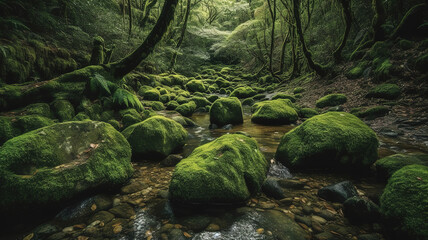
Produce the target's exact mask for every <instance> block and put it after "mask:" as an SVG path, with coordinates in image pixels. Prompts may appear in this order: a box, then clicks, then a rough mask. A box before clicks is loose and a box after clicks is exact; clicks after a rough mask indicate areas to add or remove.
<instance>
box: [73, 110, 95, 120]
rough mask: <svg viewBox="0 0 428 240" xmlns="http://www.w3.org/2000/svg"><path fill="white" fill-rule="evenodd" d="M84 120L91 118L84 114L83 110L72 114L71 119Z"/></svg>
mask: <svg viewBox="0 0 428 240" xmlns="http://www.w3.org/2000/svg"><path fill="white" fill-rule="evenodd" d="M84 120H91V118H90V117H89V116H88V115H86V113H84V112H79V113H77V114H76V116H74V118H73V121H84Z"/></svg>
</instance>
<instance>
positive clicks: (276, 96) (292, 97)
mask: <svg viewBox="0 0 428 240" xmlns="http://www.w3.org/2000/svg"><path fill="white" fill-rule="evenodd" d="M276 99H290V101H291V102H296V98H295V97H294V96H291V95H290V94H286V93H278V94H276V95H275V96H273V97H272V100H276Z"/></svg>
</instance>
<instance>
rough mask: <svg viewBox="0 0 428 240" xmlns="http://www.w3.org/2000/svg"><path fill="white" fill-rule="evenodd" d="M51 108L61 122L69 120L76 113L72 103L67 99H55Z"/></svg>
mask: <svg viewBox="0 0 428 240" xmlns="http://www.w3.org/2000/svg"><path fill="white" fill-rule="evenodd" d="M52 109H53V111H54V113H55V115H56V116H57V118H58V119H59V120H60V121H61V122H64V121H71V120H72V119H73V118H74V116H75V115H76V114H75V112H74V107H73V105H72V104H71V103H70V102H69V101H67V100H56V101H54V102H52Z"/></svg>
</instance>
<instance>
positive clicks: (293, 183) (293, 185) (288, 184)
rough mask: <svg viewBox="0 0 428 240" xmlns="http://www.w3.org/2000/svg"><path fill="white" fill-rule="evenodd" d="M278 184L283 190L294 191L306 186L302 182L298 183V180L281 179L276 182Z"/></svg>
mask: <svg viewBox="0 0 428 240" xmlns="http://www.w3.org/2000/svg"><path fill="white" fill-rule="evenodd" d="M278 184H279V185H280V186H281V187H283V188H289V189H295V190H301V189H303V188H304V187H305V185H306V184H305V183H304V182H300V181H299V180H294V179H281V180H278Z"/></svg>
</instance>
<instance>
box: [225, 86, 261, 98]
mask: <svg viewBox="0 0 428 240" xmlns="http://www.w3.org/2000/svg"><path fill="white" fill-rule="evenodd" d="M256 94H257V93H256V91H254V90H253V89H252V88H251V87H248V86H247V87H239V88H236V89H234V90H233V92H232V93H231V94H230V97H237V98H249V97H252V96H254V95H256Z"/></svg>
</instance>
